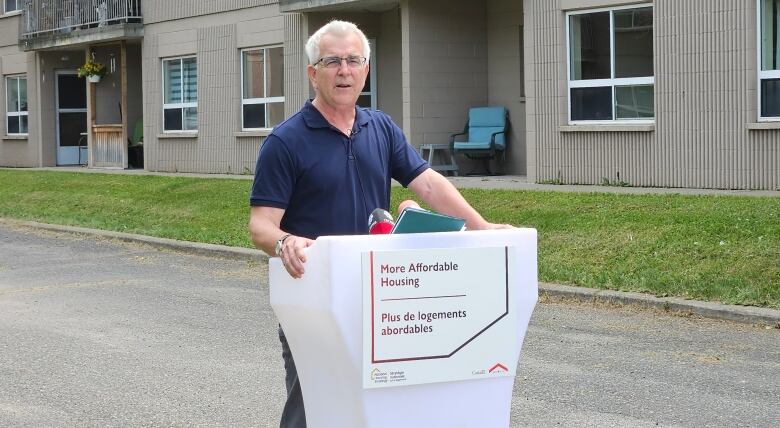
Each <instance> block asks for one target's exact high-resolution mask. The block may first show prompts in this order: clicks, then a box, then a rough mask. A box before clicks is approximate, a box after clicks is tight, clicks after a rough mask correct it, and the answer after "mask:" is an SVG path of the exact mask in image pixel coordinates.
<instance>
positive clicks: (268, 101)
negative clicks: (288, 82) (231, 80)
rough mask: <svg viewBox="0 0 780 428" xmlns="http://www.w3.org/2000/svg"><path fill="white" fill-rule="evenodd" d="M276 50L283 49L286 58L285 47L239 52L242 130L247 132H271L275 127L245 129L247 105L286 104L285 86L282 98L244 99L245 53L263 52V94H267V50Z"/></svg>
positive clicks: (276, 46)
mask: <svg viewBox="0 0 780 428" xmlns="http://www.w3.org/2000/svg"><path fill="white" fill-rule="evenodd" d="M274 48H281V49H282V58H284V45H269V46H255V47H251V48H245V49H241V51H240V52H239V57H240V58H241V60H240V61H241V64H239V65H240V67H239V68H240V69H241V87H240V91H241V94H240V96H241V114H240V117H241V130H242V131H246V132H253V131H270V130H272V129H273V126H266V127H262V128H246V127H244V106H245V105H257V104H266V105H267V104H271V103H279V102H281V103H282V104H284V99H285V97H284V86H282V96H281V97H262V98H244V85H245V84H246V81H245V80H244V52H249V51H263V93H264V94H266V93H267V92H268V79H267V76H268V61H266V60H265V58H266V54H265V51H266V49H274ZM282 70H284V63H282ZM265 115H266V118H265V123H266V124H268V109H267V108H266V109H265Z"/></svg>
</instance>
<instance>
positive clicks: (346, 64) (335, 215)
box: [249, 21, 511, 427]
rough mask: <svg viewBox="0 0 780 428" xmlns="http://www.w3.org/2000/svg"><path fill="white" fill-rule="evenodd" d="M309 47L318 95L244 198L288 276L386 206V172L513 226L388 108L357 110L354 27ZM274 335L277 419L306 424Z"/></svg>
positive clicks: (425, 195)
mask: <svg viewBox="0 0 780 428" xmlns="http://www.w3.org/2000/svg"><path fill="white" fill-rule="evenodd" d="M306 53H307V56H308V57H309V64H310V65H308V66H307V68H306V69H307V73H308V76H309V81H310V82H311V85H312V87H313V88H314V92H315V97H314V99H313V100H312V101H308V102H306V104H305V105H304V106H303V107H302V108H301V110H300V111H299V112H298V113H296V114H295V115H293V116H292V117H290V118H289V119H288V120H286V121H284V122H283V123H282V124H280V125H278V126H277V127H275V128H274V130H273V132H271V134H270V135H268V137H267V138H266V140H265V142H264V143H263V146H262V148H261V149H260V153H259V155H258V158H257V168H256V172H255V181H254V184H253V187H252V195H251V197H250V204H251V206H252V208H251V213H250V220H249V230H250V233H251V235H252V240H253V241H254V243H255V245H256V246H257V247H258V248H261V249H262V250H263V251H265V252H266V253H268V254H269V255H277V256H279V257H280V258H281V260H282V263H283V265H284V267H285V268H286V269H287V272H288V273H289V274H290V276H292V277H293V278H300V277H301V276H302V275H304V273H305V264H306V253H305V249H306V248H307V247H309V246H311V245H312V244H313V243H314V239H316V238H317V237H318V236H323V235H347V234H364V233H367V231H368V224H367V221H368V216H369V214H370V213H371V212H372V211H373V210H374V209H375V208H384V209H388V208H389V204H390V182H391V178H393V179H396V180H397V181H398V182H400V183H401V184H402V185H404V186H407V187H408V188H409V189H411V190H412V191H413V192H414V193H415V194H416V195H417V196H418V197H420V198H421V199H422V200H423V201H425V202H426V203H428V205H430V206H431V207H432V208H433V209H434V210H436V211H439V212H442V213H445V214H449V215H453V216H457V217H461V218H464V219H465V220H466V227H467V228H468V229H470V230H477V229H494V228H507V227H511V226H508V225H497V224H492V223H489V222H487V221H485V219H483V218H482V216H480V215H479V213H477V212H476V210H474V209H473V208H472V207H471V206H470V205H469V204H468V203H467V202H466V200H465V199H463V197H462V196H461V195H460V193H459V192H458V191H457V189H455V187H454V186H453V185H452V184H451V183H450V182H449V181H447V179H446V178H444V177H442V176H441V175H440V174H438V173H437V172H435V171H433V170H432V169H430V168H429V167H428V165H427V163H426V162H425V161H424V160H422V158H420V156H419V155H418V154H417V152H416V151H415V150H414V149H413V148H412V147H411V146H410V145H409V144H408V143H407V142H406V138H405V137H404V135H403V132H402V131H401V129H400V128H399V127H398V126H397V125H395V124H394V123H393V122H392V120H391V119H390V118H389V117H388V116H387V115H385V114H384V113H381V112H378V111H373V110H369V109H362V108H356V102H357V99H358V96H359V95H360V92H361V90H362V89H363V85H364V83H365V81H366V76H367V75H368V67H369V64H368V58H369V57H370V47H369V45H368V40H367V39H366V36H365V35H364V34H363V32H362V31H360V30H359V29H358V28H357V27H356V26H355V25H354V24H352V23H349V22H343V21H332V22H330V23H328V24H327V25H325V26H323V27H322V28H320V29H319V30H318V31H317V32H315V33H314V35H312V36H311V38H310V39H309V40H308V42H307V43H306ZM279 337H280V340H281V342H282V355H283V357H284V361H285V370H286V372H287V376H286V384H287V403H286V404H285V407H284V411H283V413H282V420H281V426H282V427H305V426H306V419H305V415H304V409H303V397H302V395H301V389H300V384H299V382H298V376H297V372H296V370H295V363H294V361H293V358H292V354H291V353H290V349H289V347H288V345H287V341H286V340H285V338H284V333H283V332H282V331H281V329H280V331H279Z"/></svg>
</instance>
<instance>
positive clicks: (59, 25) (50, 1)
mask: <svg viewBox="0 0 780 428" xmlns="http://www.w3.org/2000/svg"><path fill="white" fill-rule="evenodd" d="M140 37H143V18H142V15H141V0H23V6H22V17H21V19H20V21H19V47H20V48H21V49H22V50H23V51H31V50H39V49H50V48H56V47H63V46H73V45H79V44H90V43H97V42H107V41H113V40H127V39H133V38H140Z"/></svg>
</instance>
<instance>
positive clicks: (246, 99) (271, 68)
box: [241, 47, 284, 130]
mask: <svg viewBox="0 0 780 428" xmlns="http://www.w3.org/2000/svg"><path fill="white" fill-rule="evenodd" d="M241 86H242V94H241V116H242V118H243V119H242V121H243V122H242V123H243V125H242V128H243V129H244V130H254V129H263V128H272V127H274V126H275V125H278V124H279V123H280V122H281V121H283V120H284V53H283V51H282V48H281V47H270V48H261V49H247V50H245V51H242V52H241Z"/></svg>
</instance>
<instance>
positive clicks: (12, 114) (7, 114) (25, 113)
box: [5, 73, 30, 137]
mask: <svg viewBox="0 0 780 428" xmlns="http://www.w3.org/2000/svg"><path fill="white" fill-rule="evenodd" d="M22 78H24V80H25V81H27V74H26V73H21V74H7V75H6V76H5V107H6V111H5V135H6V136H17V137H18V136H27V135H29V134H30V101H29V99H30V97H29V96H28V94H27V91H25V97H26V98H27V99H26V100H25V102H26V103H27V111H21V110H22V106H21V101H22V100H21V97H20V94H21V90H20V86H19V85H20V81H21V79H22ZM10 79H15V80H16V104H17V105H16V109H17V110H16V111H8V96H9V93H8V91H9V90H10V85H9V83H8V81H9V80H10ZM22 116H27V132H8V118H10V117H17V118H18V117H22ZM17 120H18V121H19V123H21V120H19V119H17Z"/></svg>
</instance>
